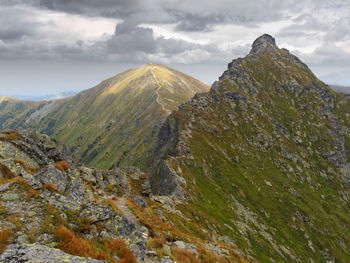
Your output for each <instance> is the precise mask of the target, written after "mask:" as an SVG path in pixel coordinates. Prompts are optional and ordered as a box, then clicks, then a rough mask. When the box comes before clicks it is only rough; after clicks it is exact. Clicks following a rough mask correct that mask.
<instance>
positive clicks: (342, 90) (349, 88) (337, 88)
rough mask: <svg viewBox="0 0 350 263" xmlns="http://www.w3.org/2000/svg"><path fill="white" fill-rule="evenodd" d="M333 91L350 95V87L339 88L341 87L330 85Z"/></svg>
mask: <svg viewBox="0 0 350 263" xmlns="http://www.w3.org/2000/svg"><path fill="white" fill-rule="evenodd" d="M329 86H330V87H331V88H332V89H334V90H336V91H339V92H343V93H346V94H350V87H346V86H339V85H332V84H331V85H329Z"/></svg>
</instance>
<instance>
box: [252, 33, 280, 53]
mask: <svg viewBox="0 0 350 263" xmlns="http://www.w3.org/2000/svg"><path fill="white" fill-rule="evenodd" d="M267 47H272V48H274V47H277V46H276V41H275V39H274V38H273V37H272V36H270V35H268V34H264V35H262V36H260V37H258V38H257V39H256V40H255V41H254V42H253V45H252V50H251V51H250V54H257V53H259V52H260V51H262V50H264V49H266V48H267Z"/></svg>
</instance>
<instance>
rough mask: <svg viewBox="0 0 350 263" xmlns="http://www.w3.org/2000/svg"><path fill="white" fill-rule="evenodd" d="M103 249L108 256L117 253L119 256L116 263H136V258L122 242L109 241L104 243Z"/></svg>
mask: <svg viewBox="0 0 350 263" xmlns="http://www.w3.org/2000/svg"><path fill="white" fill-rule="evenodd" d="M104 247H105V250H106V251H107V253H108V254H112V253H113V252H116V253H117V255H118V256H119V260H118V261H117V263H137V260H136V258H135V257H134V255H133V254H132V253H131V251H130V249H129V248H128V247H127V246H126V244H125V242H124V240H114V239H111V240H109V241H106V242H105V243H104Z"/></svg>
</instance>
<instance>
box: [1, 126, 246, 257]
mask: <svg viewBox="0 0 350 263" xmlns="http://www.w3.org/2000/svg"><path fill="white" fill-rule="evenodd" d="M71 159H72V158H71V157H70V155H69V153H68V152H67V150H66V148H65V147H64V146H63V145H62V144H61V143H59V142H57V141H55V140H53V139H50V138H49V137H48V136H47V135H41V134H38V133H34V132H28V131H27V132H25V131H23V132H18V131H13V130H6V131H1V132H0V262H4V263H12V262H39V261H40V262H91V263H93V262H96V263H97V262H101V263H102V262H106V263H116V262H117V263H121V262H130V263H136V262H154V263H165V262H167V263H174V262H200V261H201V260H204V259H205V260H207V259H210V261H211V262H222V263H229V262H233V261H235V262H242V263H243V262H250V261H249V260H248V259H247V258H246V256H245V255H244V253H243V252H242V251H241V250H239V248H238V247H237V246H236V245H235V244H233V243H226V242H224V241H222V240H213V239H210V238H208V237H207V236H205V235H202V236H201V237H200V238H199V237H196V236H194V235H193V234H192V231H196V232H198V231H201V232H202V233H205V231H207V230H206V229H205V228H203V229H201V228H196V227H193V225H191V226H192V227H191V228H190V229H187V228H182V227H181V228H176V227H175V226H174V223H173V222H181V221H187V219H185V218H184V217H183V215H182V214H181V212H180V211H179V210H177V209H175V204H174V203H173V202H172V200H171V199H169V198H167V197H161V196H153V195H152V194H151V189H150V183H149V180H148V177H147V175H146V174H145V173H143V172H142V171H140V170H139V169H138V168H136V167H123V168H116V169H115V170H108V171H105V170H104V171H101V170H98V169H94V168H88V167H84V166H79V167H77V166H75V165H74V164H73V163H72V162H71ZM188 223H190V222H188Z"/></svg>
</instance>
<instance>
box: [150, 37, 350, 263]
mask: <svg viewBox="0 0 350 263" xmlns="http://www.w3.org/2000/svg"><path fill="white" fill-rule="evenodd" d="M175 120H176V122H175ZM174 122H175V123H176V125H175V124H174ZM169 127H170V128H169ZM349 127H350V97H349V96H348V95H345V94H342V93H337V92H335V91H333V90H332V89H330V88H329V87H328V86H327V85H325V84H324V83H322V82H321V81H320V80H318V79H317V77H316V76H315V75H314V74H313V73H312V72H311V71H310V69H309V68H308V67H307V66H306V65H305V64H304V63H303V62H301V61H300V60H299V59H298V58H297V57H295V56H294V55H292V54H290V53H289V52H288V51H287V50H286V49H280V48H278V47H277V46H276V44H275V40H274V39H273V38H272V37H271V36H269V35H263V36H261V37H260V38H258V39H257V40H256V41H255V42H254V43H253V46H252V50H251V52H250V54H248V55H247V56H246V57H244V58H239V59H235V60H233V61H232V62H231V63H229V65H228V69H227V70H226V71H225V72H224V73H223V75H222V76H221V77H220V79H219V81H217V82H215V83H214V84H213V86H212V88H211V90H210V92H208V93H204V94H198V95H196V96H195V97H194V98H193V99H192V100H191V101H190V102H188V103H185V104H183V105H181V106H180V107H179V110H178V111H177V112H174V113H173V114H172V115H171V116H170V117H169V118H168V120H167V122H166V124H165V125H164V126H163V128H162V129H161V130H162V131H163V132H162V133H160V135H159V142H158V144H157V145H158V146H157V147H156V151H155V154H154V157H153V158H154V160H155V162H154V167H153V169H152V173H151V175H150V176H151V186H152V189H153V191H154V192H155V193H157V194H160V195H163V194H164V195H173V196H174V197H175V198H178V197H179V196H181V197H183V198H182V200H187V204H188V206H189V207H190V208H186V209H190V210H191V211H192V213H187V212H186V211H185V208H184V207H183V209H184V210H183V213H185V214H186V215H187V216H189V217H190V218H193V220H196V218H200V221H197V222H198V224H202V225H206V226H210V228H211V230H212V233H215V234H218V235H219V236H220V235H221V236H224V235H226V236H229V237H230V238H232V239H233V240H234V241H235V242H236V243H237V244H238V245H239V246H240V247H241V248H245V250H246V251H247V252H248V253H249V254H250V255H251V256H253V257H254V258H255V259H257V260H258V261H259V262H271V261H276V262H278V261H288V262H294V261H295V262H296V261H302V262H304V261H307V260H309V259H310V258H311V259H313V260H314V262H322V261H327V260H331V261H332V260H336V261H339V262H345V261H348V260H349V258H348V254H347V252H346V248H347V247H348V246H349V245H350V236H349V235H348V234H347V233H345V232H344V229H348V226H349V224H348V223H349V222H350V214H349V212H348V211H349V199H348V197H349V193H350V192H349V190H348V189H349V167H350V164H349V163H350V129H349ZM159 182H162V183H159ZM179 193H181V194H179ZM184 202H186V201H184ZM194 215H195V216H194ZM346 231H347V230H346Z"/></svg>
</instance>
